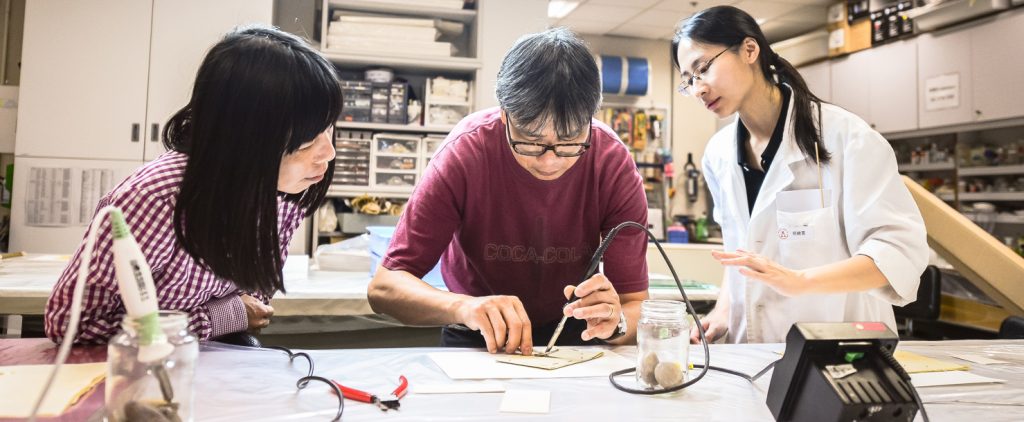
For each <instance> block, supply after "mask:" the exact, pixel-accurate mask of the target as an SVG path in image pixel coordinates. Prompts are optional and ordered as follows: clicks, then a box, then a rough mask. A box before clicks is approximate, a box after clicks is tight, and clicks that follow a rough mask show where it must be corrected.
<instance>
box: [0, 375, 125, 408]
mask: <svg viewBox="0 0 1024 422" xmlns="http://www.w3.org/2000/svg"><path fill="white" fill-rule="evenodd" d="M51 371H53V365H18V366H0V417H2V418H28V417H29V416H30V414H31V413H32V407H33V406H35V404H36V400H37V399H38V398H39V394H40V393H42V392H43V387H44V386H45V385H46V380H47V379H49V378H50V372H51ZM106 372H107V363H106V362H98V363H80V364H64V365H63V366H61V368H60V373H58V374H57V378H56V379H55V380H54V382H53V386H52V387H50V392H49V393H48V394H47V395H46V400H45V401H43V405H42V407H40V408H39V416H59V415H61V414H62V413H64V411H66V410H67V409H68V408H69V407H71V406H72V405H73V404H75V403H76V402H77V401H78V400H79V399H80V398H82V397H84V396H85V395H86V394H88V393H89V391H91V390H92V388H93V387H95V386H96V384H99V383H100V381H103V378H104V377H105V376H106Z"/></svg>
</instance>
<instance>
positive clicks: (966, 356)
mask: <svg viewBox="0 0 1024 422" xmlns="http://www.w3.org/2000/svg"><path fill="white" fill-rule="evenodd" d="M951 356H953V357H955V358H957V359H963V360H966V361H968V362H973V363H977V364H979V365H998V364H1004V363H1009V362H1007V361H1005V360H999V359H992V358H990V357H988V356H983V355H975V354H971V353H959V354H955V355H951Z"/></svg>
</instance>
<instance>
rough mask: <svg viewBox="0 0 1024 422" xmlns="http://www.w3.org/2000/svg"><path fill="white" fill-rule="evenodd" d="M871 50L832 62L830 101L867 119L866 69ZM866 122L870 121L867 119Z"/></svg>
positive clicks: (869, 109) (868, 103) (868, 95)
mask: <svg viewBox="0 0 1024 422" xmlns="http://www.w3.org/2000/svg"><path fill="white" fill-rule="evenodd" d="M870 56H871V50H867V51H863V52H860V53H857V54H853V55H849V56H846V57H845V58H842V59H839V60H835V61H833V62H832V67H831V72H830V73H831V75H832V91H831V92H832V95H831V96H832V103H834V104H836V105H838V106H840V107H843V108H845V109H847V110H849V111H850V112H851V113H853V114H856V115H858V116H860V117H861V118H863V119H864V120H868V118H869V116H870V115H871V95H870V94H869V91H870V87H869V86H868V77H869V76H868V71H867V69H868V68H869V67H870V66H871V58H870ZM868 123H871V122H870V121H868Z"/></svg>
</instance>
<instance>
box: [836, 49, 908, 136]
mask: <svg viewBox="0 0 1024 422" xmlns="http://www.w3.org/2000/svg"><path fill="white" fill-rule="evenodd" d="M831 75H832V80H831V88H832V90H831V92H832V102H833V103H835V104H837V105H839V106H841V107H843V108H845V109H847V110H849V111H850V112H852V113H854V114H856V115H858V116H860V117H861V118H862V119H864V121H866V122H868V124H870V125H871V127H872V128H874V129H875V130H877V131H879V132H883V133H884V132H900V131H906V130H914V129H917V89H916V86H917V83H916V79H917V51H916V47H915V44H914V42H913V40H910V41H899V42H896V43H893V44H888V45H885V46H881V47H877V48H874V49H871V50H866V51H862V52H859V53H856V54H853V55H850V56H847V57H846V58H845V59H841V60H837V61H834V62H832V69H831Z"/></svg>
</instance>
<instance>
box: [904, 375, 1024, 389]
mask: <svg viewBox="0 0 1024 422" xmlns="http://www.w3.org/2000/svg"><path fill="white" fill-rule="evenodd" d="M910 380H911V383H913V384H914V387H917V388H921V387H938V386H943V385H963V384H990V383H1001V382H1006V381H1003V380H1001V379H996V378H989V377H983V376H981V375H975V374H972V373H970V372H967V371H948V372H929V373H924V374H913V375H911V376H910Z"/></svg>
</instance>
